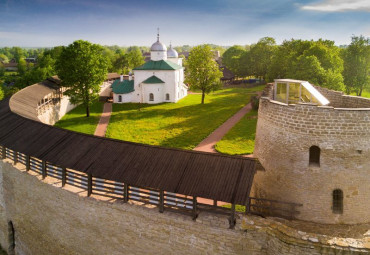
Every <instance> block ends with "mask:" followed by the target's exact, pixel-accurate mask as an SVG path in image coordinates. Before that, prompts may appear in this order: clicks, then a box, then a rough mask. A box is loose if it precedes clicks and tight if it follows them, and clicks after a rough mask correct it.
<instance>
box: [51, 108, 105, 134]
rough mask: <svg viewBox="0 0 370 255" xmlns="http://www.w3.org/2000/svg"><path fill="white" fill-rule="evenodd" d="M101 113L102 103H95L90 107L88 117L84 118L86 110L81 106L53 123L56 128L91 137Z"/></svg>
mask: <svg viewBox="0 0 370 255" xmlns="http://www.w3.org/2000/svg"><path fill="white" fill-rule="evenodd" d="M102 111H103V103H101V102H98V101H95V102H94V103H93V104H92V105H91V107H90V117H88V118H87V117H86V109H85V107H83V106H82V105H79V106H77V107H76V108H75V109H73V110H72V111H70V112H69V113H67V114H66V115H64V116H63V118H62V119H61V120H60V121H58V122H57V123H55V126H56V127H60V128H65V129H68V130H72V131H76V132H81V133H86V134H90V135H93V134H94V133H95V129H96V126H97V125H98V122H99V119H100V115H101V113H102Z"/></svg>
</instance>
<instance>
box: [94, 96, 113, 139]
mask: <svg viewBox="0 0 370 255" xmlns="http://www.w3.org/2000/svg"><path fill="white" fill-rule="evenodd" d="M111 115H112V103H105V104H104V107H103V113H102V114H101V116H100V120H99V123H98V126H97V127H96V130H95V133H94V135H96V136H102V137H104V136H105V132H107V127H108V124H109V120H110V116H111Z"/></svg>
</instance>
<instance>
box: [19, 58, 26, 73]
mask: <svg viewBox="0 0 370 255" xmlns="http://www.w3.org/2000/svg"><path fill="white" fill-rule="evenodd" d="M27 70H28V67H27V62H26V60H24V59H23V58H21V59H19V61H18V73H19V75H21V76H22V75H24V74H25V73H26V72H27Z"/></svg>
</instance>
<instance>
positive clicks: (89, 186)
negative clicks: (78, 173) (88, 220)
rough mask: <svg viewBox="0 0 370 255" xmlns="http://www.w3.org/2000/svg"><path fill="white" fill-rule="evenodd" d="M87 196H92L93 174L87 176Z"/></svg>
mask: <svg viewBox="0 0 370 255" xmlns="http://www.w3.org/2000/svg"><path fill="white" fill-rule="evenodd" d="M87 178H88V180H87V196H88V197H89V196H91V194H92V186H93V181H92V174H88V175H87Z"/></svg>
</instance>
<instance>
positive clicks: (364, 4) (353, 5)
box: [301, 0, 370, 12]
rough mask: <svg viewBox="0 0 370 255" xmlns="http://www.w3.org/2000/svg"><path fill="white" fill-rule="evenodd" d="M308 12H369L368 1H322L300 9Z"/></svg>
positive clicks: (369, 4) (369, 5)
mask: <svg viewBox="0 0 370 255" xmlns="http://www.w3.org/2000/svg"><path fill="white" fill-rule="evenodd" d="M301 9H303V10H308V11H321V12H344V11H366V12H370V1H369V0H323V1H321V2H318V3H313V4H309V5H304V6H302V7H301Z"/></svg>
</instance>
